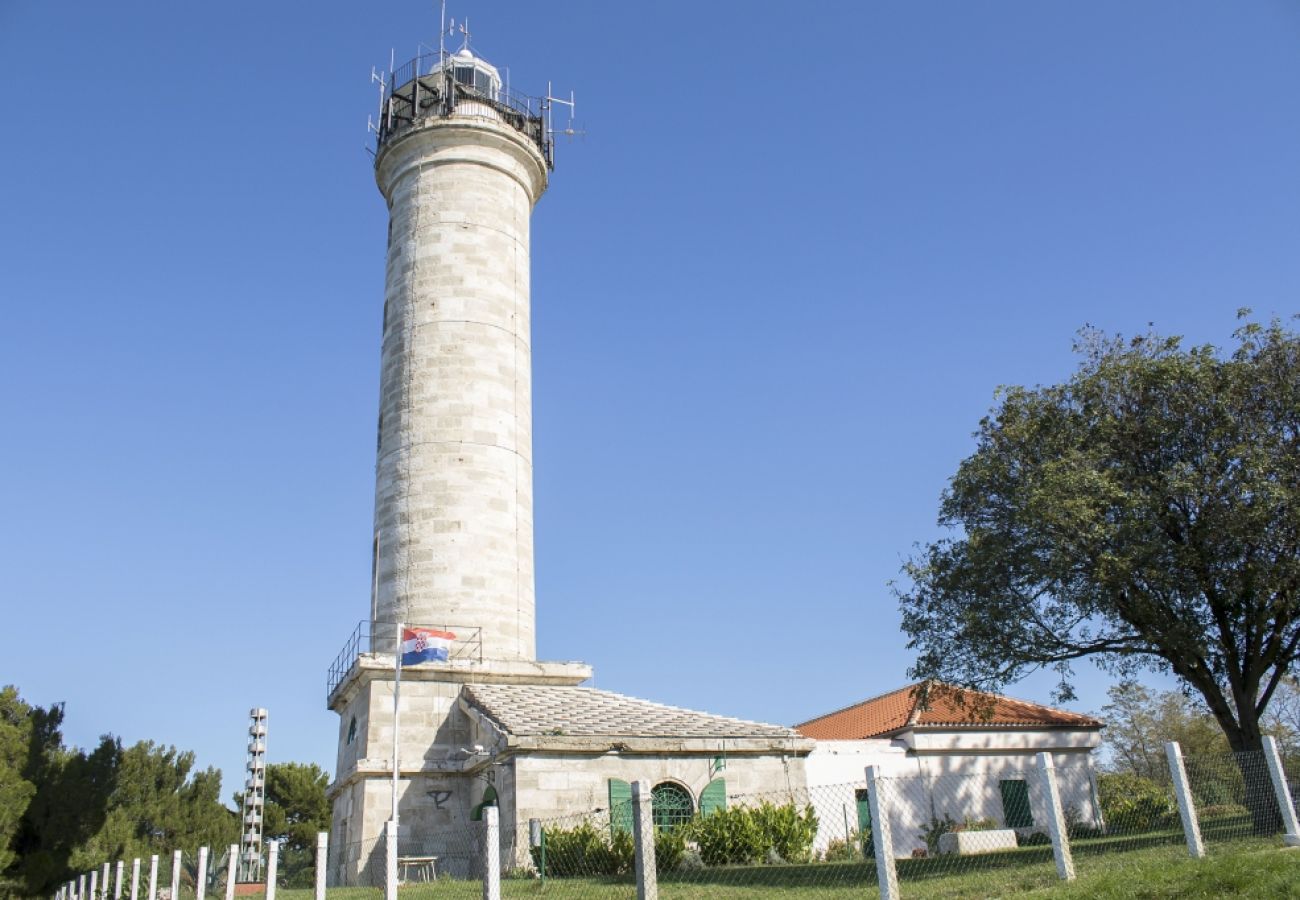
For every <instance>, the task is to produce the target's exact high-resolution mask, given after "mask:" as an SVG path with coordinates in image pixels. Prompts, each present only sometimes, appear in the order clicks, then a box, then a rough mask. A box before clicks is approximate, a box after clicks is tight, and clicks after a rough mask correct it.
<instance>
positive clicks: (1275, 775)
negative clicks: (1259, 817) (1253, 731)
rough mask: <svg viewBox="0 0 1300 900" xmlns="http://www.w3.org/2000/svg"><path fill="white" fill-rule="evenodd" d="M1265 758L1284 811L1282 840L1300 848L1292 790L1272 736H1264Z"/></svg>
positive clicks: (1278, 799) (1274, 791)
mask: <svg viewBox="0 0 1300 900" xmlns="http://www.w3.org/2000/svg"><path fill="white" fill-rule="evenodd" d="M1264 758H1265V759H1266V760H1268V774H1269V777H1270V778H1272V779H1273V793H1275V794H1276V795H1277V806H1278V809H1280V810H1281V811H1282V824H1283V825H1284V826H1285V827H1286V834H1284V835H1283V836H1282V840H1283V841H1284V842H1285V843H1286V845H1287V846H1288V847H1300V823H1297V822H1296V814H1295V803H1294V802H1293V801H1292V799H1291V788H1290V787H1289V786H1288V785H1287V783H1286V771H1285V770H1283V768H1282V756H1281V754H1279V753H1278V752H1277V741H1276V740H1274V738H1273V736H1272V735H1267V734H1266V735H1264Z"/></svg>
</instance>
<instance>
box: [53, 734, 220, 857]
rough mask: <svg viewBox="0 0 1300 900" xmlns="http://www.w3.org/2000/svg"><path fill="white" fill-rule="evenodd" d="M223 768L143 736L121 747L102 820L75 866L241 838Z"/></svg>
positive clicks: (83, 847) (144, 855)
mask: <svg viewBox="0 0 1300 900" xmlns="http://www.w3.org/2000/svg"><path fill="white" fill-rule="evenodd" d="M220 796H221V773H220V772H218V771H217V770H216V769H212V768H208V769H203V770H197V771H196V770H195V769H194V754H193V753H191V752H181V751H178V750H177V749H176V748H175V747H163V746H159V745H156V744H154V743H153V742H152V741H141V742H140V743H138V744H135V745H134V746H132V747H128V748H126V749H125V750H123V749H121V748H120V745H119V753H118V760H117V768H116V777H115V779H114V784H113V789H112V791H111V793H110V794H109V797H108V801H107V803H106V809H105V816H104V821H103V824H102V826H101V827H100V828H99V829H98V830H97V831H96V832H95V833H94V834H92V835H91V836H90V837H89V839H88V840H86V841H85V842H84V843H83V844H82V845H81V846H80V847H78V849H77V851H76V853H74V854H73V858H72V862H73V865H74V866H89V865H94V864H95V861H96V860H101V861H102V860H105V859H131V858H133V857H148V856H149V855H151V854H154V853H157V854H166V853H168V852H170V851H171V850H174V849H186V848H196V847H200V846H209V847H214V848H222V847H226V846H228V845H229V844H231V843H234V842H235V841H237V840H238V839H239V822H238V818H237V817H236V815H235V813H234V812H232V811H231V810H229V809H227V808H226V807H225V806H223V805H222V804H221V801H220Z"/></svg>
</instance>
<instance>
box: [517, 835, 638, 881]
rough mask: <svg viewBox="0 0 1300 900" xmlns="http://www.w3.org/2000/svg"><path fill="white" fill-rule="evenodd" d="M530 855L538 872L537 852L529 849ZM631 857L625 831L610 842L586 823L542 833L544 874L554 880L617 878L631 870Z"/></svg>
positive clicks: (538, 858)
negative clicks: (544, 849)
mask: <svg viewBox="0 0 1300 900" xmlns="http://www.w3.org/2000/svg"><path fill="white" fill-rule="evenodd" d="M531 853H532V857H533V865H535V866H537V867H538V869H540V868H541V865H542V853H541V848H540V847H533V848H531ZM632 854H633V846H632V835H631V834H629V833H628V832H626V831H618V832H615V834H614V836H613V837H612V838H610V837H607V832H606V831H605V829H603V828H599V829H598V828H596V827H595V826H594V825H592V824H591V823H590V822H583V823H582V824H580V825H578V826H577V827H576V828H554V829H550V828H548V829H547V830H546V874H547V875H549V876H553V877H556V878H569V877H573V876H584V875H618V874H621V873H623V872H627V871H630V870H631V868H632Z"/></svg>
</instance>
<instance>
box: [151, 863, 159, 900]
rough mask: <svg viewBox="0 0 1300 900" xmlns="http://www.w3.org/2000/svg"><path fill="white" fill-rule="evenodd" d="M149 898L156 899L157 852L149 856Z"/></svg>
mask: <svg viewBox="0 0 1300 900" xmlns="http://www.w3.org/2000/svg"><path fill="white" fill-rule="evenodd" d="M149 900H158V854H156V853H155V854H154V855H153V856H151V857H149Z"/></svg>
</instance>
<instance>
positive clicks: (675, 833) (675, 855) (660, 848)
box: [655, 828, 686, 872]
mask: <svg viewBox="0 0 1300 900" xmlns="http://www.w3.org/2000/svg"><path fill="white" fill-rule="evenodd" d="M685 854H686V835H685V834H684V833H683V832H682V829H680V828H668V829H660V830H658V831H656V832H655V871H656V872H672V871H675V870H676V869H677V867H678V866H679V865H681V863H682V857H683V856H684V855H685Z"/></svg>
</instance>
